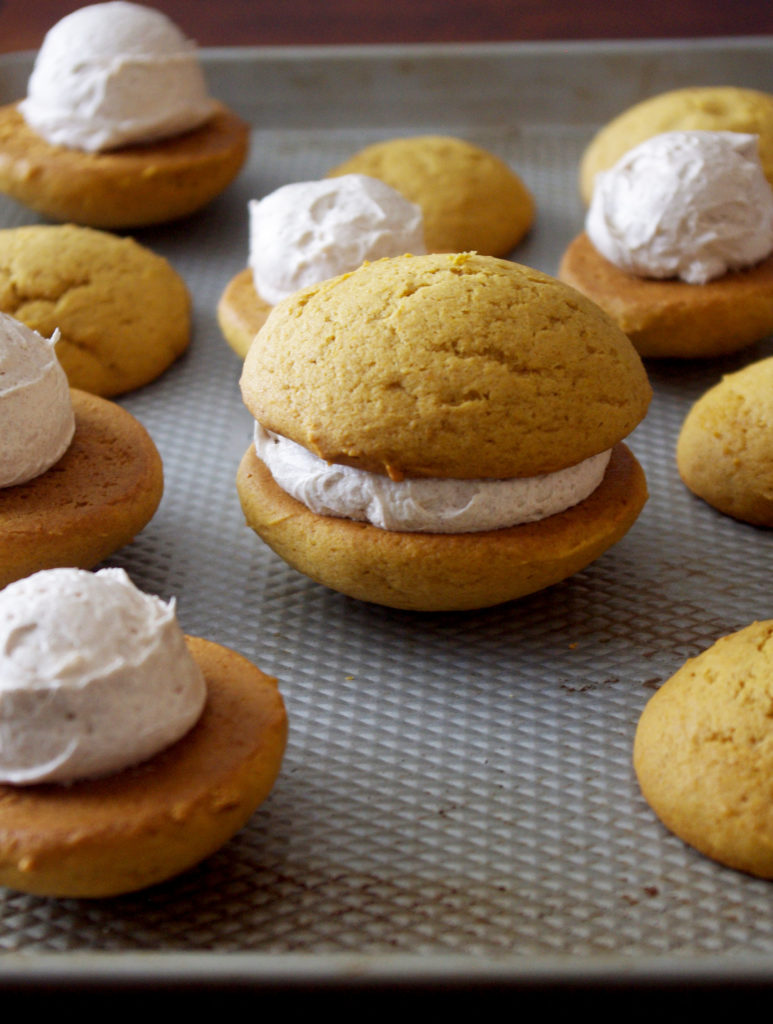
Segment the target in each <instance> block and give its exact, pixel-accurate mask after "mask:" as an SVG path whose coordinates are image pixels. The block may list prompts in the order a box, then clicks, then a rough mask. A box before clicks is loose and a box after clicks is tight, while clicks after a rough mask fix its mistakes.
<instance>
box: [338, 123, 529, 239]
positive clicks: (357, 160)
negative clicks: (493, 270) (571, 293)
mask: <svg viewBox="0 0 773 1024" xmlns="http://www.w3.org/2000/svg"><path fill="white" fill-rule="evenodd" d="M329 173H330V174H331V175H339V174H367V175H368V176H369V177H371V178H378V179H380V180H381V181H384V182H386V184H387V185H391V186H392V188H394V189H396V190H397V191H398V192H400V193H401V194H402V195H404V196H405V198H406V199H410V200H411V202H413V203H416V204H417V206H419V207H421V211H422V215H423V218H424V241H425V243H426V246H427V251H428V252H466V251H468V250H474V251H475V252H480V253H484V254H486V255H490V256H506V255H507V254H508V253H509V252H510V250H511V249H512V248H513V247H514V246H515V245H516V244H517V243H518V242H519V241H520V240H521V239H522V238H523V236H524V235H525V234H526V232H527V231H528V230H529V228H530V227H531V226H532V223H533V221H534V216H535V205H534V199H533V198H532V195H531V193H530V192H529V190H528V189H527V188H526V186H525V185H524V183H523V182H522V181H521V179H520V177H519V176H518V175H517V174H516V173H515V172H514V171H513V170H512V169H511V168H510V167H509V166H508V165H507V164H506V163H505V162H504V161H503V160H500V158H499V157H497V156H495V155H494V154H493V153H489V152H488V150H485V149H482V148H481V147H480V146H475V145H473V144H472V143H470V142H466V141H465V140H463V139H456V138H453V137H451V136H445V135H418V136H414V137H410V138H404V139H389V140H387V141H385V142H376V143H374V144H373V145H372V146H367V147H366V148H365V149H363V150H360V152H359V153H355V154H354V156H351V157H349V159H348V160H346V161H345V162H344V163H342V164H340V165H339V166H338V167H335V168H334V169H333V170H332V171H330V172H329Z"/></svg>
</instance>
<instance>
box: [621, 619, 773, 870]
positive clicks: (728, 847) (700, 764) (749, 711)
mask: <svg viewBox="0 0 773 1024" xmlns="http://www.w3.org/2000/svg"><path fill="white" fill-rule="evenodd" d="M771 671H773V621H770V620H769V621H766V622H755V623H753V624H752V625H750V626H747V627H746V628H745V629H742V630H740V631H739V632H737V633H732V634H730V635H729V636H725V637H722V638H721V639H720V640H718V641H717V642H716V643H715V644H714V645H713V646H711V647H710V648H708V649H707V650H706V651H704V652H702V653H701V654H699V655H698V656H697V657H696V658H691V659H690V660H689V661H687V662H686V663H685V665H683V666H682V668H680V669H679V670H678V671H677V672H676V673H675V674H674V675H673V676H672V677H671V678H670V679H669V680H668V681H667V682H666V683H664V685H663V686H662V687H661V688H660V689H659V690H658V691H657V693H655V695H654V696H653V697H652V698H651V699H650V700H649V702H648V703H647V705H646V707H645V708H644V711H643V713H642V715H641V718H640V719H639V723H638V727H637V729H636V738H635V741H634V752H633V761H634V767H635V770H636V774H637V776H638V780H639V784H640V785H641V789H642V793H643V794H644V797H645V799H646V800H647V802H648V803H649V804H650V806H651V807H652V809H653V810H654V812H655V813H656V814H657V816H658V817H659V818H660V819H661V821H662V822H663V824H664V825H665V826H666V827H667V828H668V829H670V830H671V831H672V832H674V833H675V834H676V835H677V836H679V838H680V839H682V840H684V842H686V843H688V844H689V845H690V846H693V847H695V848H696V849H697V850H699V851H700V852H701V853H703V854H705V855H706V856H707V857H711V858H712V859H713V860H716V861H719V862H720V863H721V864H725V865H727V866H728V867H732V868H736V869H738V870H741V871H746V872H749V873H750V874H753V875H758V876H760V877H762V878H773V800H772V799H771V779H772V778H773V718H771V714H770V677H771Z"/></svg>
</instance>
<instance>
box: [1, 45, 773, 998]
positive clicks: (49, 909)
mask: <svg viewBox="0 0 773 1024" xmlns="http://www.w3.org/2000/svg"><path fill="white" fill-rule="evenodd" d="M772 57H773V40H771V39H757V40H750V39H734V40H720V41H711V42H703V43H696V42H682V41H675V42H672V43H664V42H662V41H659V42H658V43H657V44H655V43H648V42H640V43H620V44H593V43H587V44H572V45H561V44H544V45H542V44H527V45H518V44H512V45H511V44H497V45H491V46H482V45H481V46H477V45H475V46H438V47H433V46H427V47H423V46H419V47H387V48H356V49H319V48H312V49H305V50H300V49H292V50H282V49H279V50H274V49H257V50H253V49H247V50H245V49H236V50H210V51H204V53H203V60H204V62H205V67H206V70H207V74H208V76H209V79H210V83H211V87H212V91H213V92H214V93H215V94H216V95H218V96H219V97H220V98H222V99H223V100H224V101H225V102H226V103H228V104H229V105H231V106H232V107H234V108H235V109H236V110H238V111H239V112H241V113H242V115H243V116H245V117H246V118H247V119H249V121H250V122H251V123H252V125H253V127H254V131H253V137H252V149H251V156H250V160H249V163H248V165H247V166H246V168H245V170H244V171H243V173H242V174H241V176H240V177H239V179H238V180H237V181H236V182H235V184H234V185H233V186H232V187H231V188H230V189H229V190H228V192H227V193H226V194H225V195H223V196H222V197H221V198H220V199H218V200H217V201H216V202H215V203H213V204H212V206H210V207H209V208H208V209H206V210H204V211H203V212H201V213H200V214H198V215H196V216H194V217H192V218H190V219H188V220H185V221H181V222H178V223H175V224H170V225H166V226H162V227H158V228H154V229H151V230H144V231H141V232H137V233H135V236H136V237H137V238H138V240H139V241H140V242H142V243H143V244H144V245H147V246H149V247H150V248H152V249H154V250H156V251H158V252H160V253H162V254H163V255H165V256H166V257H167V258H168V259H169V260H170V261H171V262H172V263H173V265H174V266H175V267H176V268H177V269H178V270H179V271H180V273H181V274H182V275H183V276H184V278H185V279H186V281H187V282H188V285H189V287H190V290H191V293H192V295H193V300H194V307H195V326H194V337H193V341H192V345H191V348H190V350H189V352H188V353H187V354H186V355H185V356H184V357H183V358H182V359H181V360H180V361H179V362H178V363H177V364H175V366H174V367H173V368H172V369H170V370H169V371H168V372H167V373H166V374H164V376H163V377H162V378H161V379H159V380H158V381H157V382H155V383H154V384H152V385H150V386H149V387H146V388H144V389H142V390H141V391H138V392H136V393H134V394H132V395H129V396H126V397H125V398H124V399H122V402H123V404H124V405H125V406H126V407H127V408H128V409H130V410H131V411H132V412H133V413H134V414H135V415H136V416H137V417H138V418H139V419H140V420H142V422H143V423H145V425H146V426H147V427H148V429H149V430H150V432H151V434H152V435H153V437H154V439H155V440H156V443H157V445H158V447H159V449H160V451H161V453H162V456H163V459H164V464H165V474H166V491H165V496H164V499H163V502H162V504H161V507H160V510H159V512H158V513H157V515H156V516H155V518H154V519H153V521H152V522H151V523H150V524H149V526H148V527H147V528H146V529H145V530H144V531H143V533H142V534H141V535H140V536H139V537H138V538H137V539H136V541H135V542H134V543H133V544H132V545H131V546H129V547H127V548H125V549H124V550H122V551H121V552H119V553H118V554H116V555H115V557H114V558H112V559H110V562H109V564H112V565H120V566H123V567H124V568H126V569H127V571H128V572H129V573H130V574H131V576H132V577H133V578H134V580H135V581H136V583H137V584H138V585H139V586H140V587H142V588H143V589H146V590H149V591H153V592H155V593H159V594H161V595H163V596H164V597H170V596H172V595H176V596H177V598H178V602H179V613H180V618H181V620H182V624H183V626H184V628H185V629H186V631H188V632H190V633H194V634H199V635H202V636H206V637H208V638H210V639H213V640H216V641H218V642H220V643H223V644H227V645H229V646H231V647H234V648H235V649H237V650H239V651H241V652H243V653H244V654H245V655H247V656H248V657H250V658H252V659H253V660H254V661H255V662H256V663H257V664H258V665H260V666H261V668H262V669H263V670H264V671H266V672H268V673H271V674H274V675H276V676H277V677H278V678H279V680H280V686H281V690H282V693H283V694H284V697H285V700H286V703H287V707H288V713H289V720H290V740H289V746H288V750H287V755H286V759H285V762H284V766H283V771H282V773H281V776H280V779H279V782H278V784H277V786H276V788H275V790H274V792H273V794H272V795H271V797H270V799H269V800H268V801H267V802H266V804H265V805H264V806H263V807H262V808H261V809H260V810H259V811H258V812H257V813H256V814H255V816H254V817H253V819H252V820H251V821H250V823H249V824H248V826H247V827H246V828H245V829H244V830H243V831H242V832H241V833H240V834H239V835H238V836H237V837H235V838H234V839H233V841H231V842H230V843H229V844H228V845H227V846H226V847H224V848H223V849H222V850H221V851H220V852H219V853H217V854H216V855H215V856H213V857H211V858H210V859H209V860H207V861H206V862H205V863H203V864H201V865H200V866H199V867H197V868H195V869H194V870H192V871H189V872H188V873H187V874H185V875H183V876H182V877H179V878H177V879H175V880H173V881H171V882H169V883H167V884H164V885H161V886H158V887H156V888H153V889H150V890H147V891H145V892H141V893H138V894H136V895H131V896H126V897H123V898H118V899H111V900H103V901H97V902H88V901H76V900H62V901H57V900H47V899H40V898H36V897H32V896H27V895H22V894H18V893H12V892H8V891H2V890H0V953H1V954H2V955H0V985H1V986H8V985H15V986H22V987H23V986H25V985H30V986H32V985H39V984H40V983H41V982H42V981H43V982H48V983H55V982H56V980H57V979H62V978H66V979H67V981H68V984H70V985H72V984H74V983H77V982H78V981H80V982H82V983H83V984H84V985H86V984H93V983H94V982H95V981H101V982H108V981H112V982H117V981H120V980H124V981H126V980H127V979H128V980H131V981H132V982H134V983H140V984H141V983H143V982H153V983H158V982H159V981H160V980H167V981H168V980H176V981H178V982H180V983H182V984H189V985H194V984H198V983H200V982H208V983H213V982H220V983H222V984H229V985H232V984H250V985H252V986H271V985H276V984H284V985H290V986H291V985H293V984H295V983H301V982H306V983H308V982H309V981H310V980H316V981H317V982H320V983H340V984H355V983H356V984H359V985H363V984H367V983H368V982H369V981H374V980H380V981H382V982H384V981H388V982H390V983H392V984H394V985H400V984H405V983H406V982H411V983H422V982H424V983H427V982H429V981H430V980H434V981H435V982H438V983H442V982H443V981H446V982H447V981H449V979H455V980H456V981H459V979H465V980H467V981H468V982H470V983H474V982H475V981H476V979H477V980H482V979H487V980H489V981H491V980H496V981H499V982H501V983H510V984H515V983H519V982H534V981H535V980H536V979H540V978H541V979H544V980H548V981H550V982H551V983H553V984H557V983H561V982H562V981H572V980H574V981H576V980H577V979H580V978H581V979H583V980H584V981H585V982H588V981H593V980H594V979H595V980H597V981H599V982H603V983H609V982H610V981H611V980H614V981H616V982H618V983H619V982H620V980H621V979H629V980H632V979H638V980H639V981H641V982H643V983H651V984H658V983H663V982H665V981H668V980H669V979H670V980H672V981H673V980H674V979H680V980H681V981H686V980H688V979H692V980H693V981H694V980H699V979H701V978H712V979H714V980H716V979H717V978H722V977H727V978H729V979H732V980H733V981H736V982H737V981H738V980H739V979H741V978H747V979H755V980H759V979H761V978H765V977H767V976H768V975H769V973H770V972H771V970H773V886H772V885H771V884H769V883H767V882H764V881H760V880H756V879H753V878H750V877H747V876H745V875H742V874H739V873H736V872H734V871H731V870H728V869H725V868H723V867H721V866H719V865H717V864H714V863H712V862H711V861H709V860H707V859H705V858H703V857H702V856H700V855H699V854H697V853H696V852H694V851H693V850H691V849H689V848H688V847H686V846H685V845H683V844H682V843H681V842H680V841H679V840H678V839H676V838H675V837H674V836H672V835H670V834H669V833H667V832H666V830H665V829H664V828H663V827H662V826H661V825H660V824H659V823H658V822H657V820H656V819H655V818H654V816H653V814H652V813H651V812H650V810H649V809H648V807H647V806H646V805H645V803H644V801H643V799H642V797H641V796H640V794H639V791H638V787H637V785H636V781H635V778H634V776H633V772H632V769H631V764H630V760H631V758H630V755H631V744H632V738H633V733H634V729H635V725H636V721H637V718H638V715H639V713H640V711H641V709H642V707H643V706H644V704H645V702H646V700H647V699H648V697H649V696H650V694H651V693H652V692H653V691H654V690H655V688H656V687H658V686H659V685H660V684H661V683H662V682H663V681H664V680H665V679H666V678H667V677H668V676H669V675H670V674H671V673H672V672H673V671H674V670H675V669H676V668H678V667H679V666H680V665H681V664H682V663H683V662H684V660H685V659H686V658H687V657H689V656H691V655H694V654H696V653H698V652H699V651H700V650H702V649H703V648H704V647H706V646H708V645H709V644H711V643H712V642H713V641H714V640H715V639H716V638H717V637H718V636H720V635H722V634H724V633H727V632H730V631H732V630H734V629H737V628H740V627H742V626H745V625H746V624H748V623H749V622H751V621H753V620H754V619H759V618H766V617H770V616H771V615H773V607H772V606H771V599H770V565H771V555H773V534H772V533H771V532H769V531H764V530H759V529H755V528H754V527H750V526H746V525H744V524H741V523H738V522H734V521H732V520H730V519H728V518H726V517H724V516H721V515H720V514H719V513H716V512H714V511H713V510H712V509H710V508H708V507H707V506H705V505H703V504H702V503H700V502H699V501H698V500H697V499H694V498H693V497H692V496H691V495H689V494H688V493H687V492H686V490H685V489H684V488H683V486H682V485H681V483H680V482H679V480H678V477H677V473H676V469H675V464H674V443H675V439H676V435H677V433H678V430H679V427H680V425H681V422H682V419H683V416H684V414H685V413H686V411H687V409H688V407H689V406H690V404H691V403H692V401H693V400H694V399H695V398H697V397H698V396H699V395H700V394H701V393H702V392H703V391H704V390H706V388H708V387H709V386H710V385H712V384H713V383H714V382H716V381H717V380H718V379H719V378H720V376H721V375H722V374H723V373H724V372H727V371H729V370H732V369H735V368H736V367H740V366H742V365H744V364H746V363H747V362H749V361H751V360H753V359H757V358H761V357H762V356H764V355H767V354H770V353H771V352H773V342H772V341H771V340H767V341H765V342H762V343H760V344H758V345H756V346H754V347H752V348H750V349H747V350H746V351H744V352H742V353H740V354H738V355H737V356H734V357H732V358H727V359H721V360H716V361H712V362H707V363H686V364H680V365H671V364H669V363H666V362H652V363H650V364H649V366H648V369H649V371H650V375H651V379H652V383H653V386H654V390H655V398H654V401H653V404H652V407H651V411H650V413H649V414H648V416H647V419H646V420H645V422H644V423H643V424H642V425H641V426H640V427H639V428H638V429H637V430H636V432H635V434H634V435H633V437H632V439H631V446H632V448H633V449H634V451H635V452H636V454H637V455H638V457H639V459H640V461H641V462H642V464H643V466H644V468H645V471H646V473H647V477H648V481H649V487H650V491H651V497H650V500H649V502H648V504H647V506H646V508H645V510H644V512H643V514H642V515H641V517H640V519H639V521H638V522H637V523H636V525H635V526H634V528H633V529H632V530H631V531H630V533H629V534H628V535H627V536H626V537H625V538H624V540H623V541H621V542H620V543H619V544H618V545H617V546H616V547H614V548H613V549H611V550H610V551H609V552H607V553H606V554H605V555H604V556H603V557H601V558H600V559H599V560H598V561H597V562H595V563H594V564H593V565H591V566H590V567H589V568H588V569H586V570H585V571H584V572H581V573H579V574H577V575H576V576H574V577H572V578H571V579H568V580H566V581H565V582H563V583H561V584H559V585H558V586H555V587H553V588H551V589H550V590H547V591H544V592H542V593H539V594H536V595H534V596H532V597H528V598H525V599H522V600H520V601H516V602H513V603H511V604H506V605H502V606H500V607H496V608H491V609H488V610H485V611H478V612H468V613H458V614H416V613H408V612H400V611H394V610H390V609H386V608H381V607H376V606H372V605H368V604H362V603H358V602H356V601H353V600H351V599H349V598H346V597H344V596H341V595H339V594H336V593H333V592H331V591H329V590H326V589H325V588H323V587H321V586H319V585H317V584H314V583H312V582H310V581H309V580H307V579H306V578H305V577H303V576H301V575H299V574H298V573H296V572H294V571H293V570H292V569H290V568H288V567H287V566H286V565H285V564H284V563H283V562H282V561H280V560H279V559H278V558H277V557H276V556H275V555H274V554H273V553H272V552H271V551H269V550H268V549H267V548H266V547H265V546H264V545H263V544H262V543H261V542H260V541H259V540H258V538H257V537H256V536H255V535H254V534H253V533H252V532H251V531H250V530H249V529H247V527H246V526H245V525H244V523H243V519H242V515H241V512H240V509H239V503H238V499H237V496H236V491H235V486H234V477H235V473H236V467H237V464H238V461H239V459H240V457H241V455H242V453H243V452H244V450H245V449H246V447H247V445H248V444H249V441H250V433H251V420H250V417H249V415H248V414H247V412H246V410H245V409H244V408H243V406H242V403H241V400H240V396H239V391H238V377H239V371H240V363H239V360H238V359H237V357H236V356H235V355H234V354H233V352H232V351H231V350H230V349H229V348H228V347H227V346H226V344H225V343H224V341H223V340H222V338H221V336H220V333H219V330H218V327H217V322H216V317H215V308H216V304H217V301H218V298H219V296H220V293H221V291H222V289H223V288H224V286H225V285H226V283H227V282H228V281H229V280H230V278H231V277H232V276H233V275H234V274H235V273H236V272H237V271H239V270H241V269H242V268H243V266H244V265H245V263H246V257H247V212H246V206H247V200H248V199H249V198H251V197H259V196H261V195H264V194H265V193H267V192H269V191H271V190H272V189H274V188H276V187H277V186H279V185H281V184H284V183H285V182H288V181H292V180H300V179H304V178H311V177H318V176H321V175H323V174H324V173H325V172H326V170H327V169H328V168H329V167H331V166H332V165H334V164H335V163H337V162H339V161H340V160H342V159H343V158H344V157H346V156H348V155H349V154H350V153H351V152H353V151H354V150H356V149H359V148H360V147H361V146H363V145H365V144H366V143H368V142H371V141H374V140H376V139H379V138H387V137H393V136H396V135H400V134H407V133H415V132H425V131H442V132H448V133H452V134H457V135H460V136H464V137H466V138H468V139H470V140H472V141H475V142H478V143H479V144H481V145H484V146H486V147H487V148H489V149H491V150H492V151H494V152H496V153H498V154H499V155H501V156H502V157H503V158H505V159H506V160H507V161H509V162H510V163H511V165H512V166H513V167H514V168H515V169H516V170H517V171H518V172H519V173H520V174H521V176H522V177H523V178H524V180H525V181H526V183H527V184H528V185H529V187H530V188H531V189H532V190H533V192H534V195H535V197H536V200H537V207H538V214H537V220H536V224H535V227H534V230H533V231H532V233H531V235H530V236H529V237H528V239H526V240H525V241H524V243H523V244H522V245H520V246H519V247H518V249H517V250H515V251H514V252H513V258H515V259H517V260H519V261H520V262H524V263H528V264H531V265H533V266H536V267H538V268H540V269H542V270H545V271H547V272H549V273H553V272H555V270H556V267H557V263H558V259H559V256H560V254H561V252H562V250H563V247H564V246H565V245H566V243H567V242H568V241H569V239H570V238H571V237H572V236H573V235H574V234H575V233H576V232H577V231H578V230H579V228H580V226H581V223H582V213H583V212H582V208H581V205H580V201H579V198H578V194H577V184H576V169H577V162H578V158H579V155H580V153H581V151H582V148H583V147H584V145H585V144H586V143H587V141H588V139H589V137H590V135H591V133H592V132H593V130H594V129H595V128H596V127H597V126H598V125H599V124H601V123H603V122H604V121H606V120H607V119H608V118H609V117H611V116H613V115H614V114H615V113H617V112H618V111H619V110H621V109H622V108H624V107H626V106H627V105H629V104H630V103H633V102H635V101H636V100H638V99H640V98H643V97H644V96H647V95H650V94H653V93H655V92H659V91H662V90H664V89H668V88H672V87H676V86H680V85H686V84H693V83H695V84H719V83H731V84H739V85H747V86H752V87H756V88H761V89H765V90H768V91H773V61H772V60H771V58H772ZM30 65H31V55H29V54H14V55H9V56H6V57H3V58H0V100H1V101H2V102H9V101H11V100H13V99H16V98H18V97H19V96H20V95H22V94H23V92H24V86H25V83H26V78H27V75H28V73H29V68H30ZM37 220H38V219H37V218H36V217H35V215H33V214H31V213H30V212H29V211H27V210H25V209H23V208H22V207H20V206H18V205H17V204H15V203H13V202H11V201H9V200H0V224H2V226H16V225H21V224H28V223H36V222H37Z"/></svg>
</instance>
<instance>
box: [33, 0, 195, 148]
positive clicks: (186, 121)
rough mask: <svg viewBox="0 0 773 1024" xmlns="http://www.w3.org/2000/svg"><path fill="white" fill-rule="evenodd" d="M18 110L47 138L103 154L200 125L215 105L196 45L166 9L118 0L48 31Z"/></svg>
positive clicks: (78, 14) (82, 10) (69, 17)
mask: <svg viewBox="0 0 773 1024" xmlns="http://www.w3.org/2000/svg"><path fill="white" fill-rule="evenodd" d="M19 109H20V111H21V113H22V116H23V117H24V119H25V120H26V121H27V123H28V124H29V125H30V127H31V128H33V129H34V130H35V131H36V132H37V133H38V134H39V135H42V136H43V138H45V139H46V140H47V141H48V142H51V143H53V144H55V145H62V146H67V147H69V148H71V149H83V150H86V151H89V152H97V151H101V150H106V149H115V148H117V147H119V146H126V145H130V144H133V143H139V142H151V141H154V140H157V139H163V138H167V137H170V136H173V135H178V134H181V133H182V132H185V131H188V130H190V129H192V128H196V127H198V126H199V125H201V124H203V122H204V121H206V120H207V119H208V118H209V117H211V115H212V113H213V111H214V102H213V100H212V99H210V97H209V96H208V94H207V87H206V83H205V80H204V75H203V73H202V70H201V68H200V66H199V63H198V57H197V52H196V46H195V44H194V43H193V42H191V41H189V40H187V39H186V38H185V36H184V35H183V34H182V32H181V31H180V30H179V29H178V28H177V26H176V25H175V24H174V23H173V22H172V21H170V20H169V18H167V16H166V15H165V14H162V13H161V12H160V11H155V10H152V9H151V8H149V7H144V6H142V5H140V4H133V3H125V2H123V0H116V2H113V3H103V4H92V5H90V6H88V7H81V8H80V9H79V10H77V11H73V12H72V14H68V15H67V16H66V17H64V18H62V20H61V21H58V22H57V23H56V24H55V25H54V26H53V27H52V28H51V29H49V31H48V33H47V34H46V37H45V39H44V40H43V45H42V46H41V48H40V51H39V52H38V55H37V59H36V61H35V65H34V67H33V70H32V74H31V76H30V79H29V83H28V86H27V96H26V98H25V99H23V100H22V101H21V103H20V104H19Z"/></svg>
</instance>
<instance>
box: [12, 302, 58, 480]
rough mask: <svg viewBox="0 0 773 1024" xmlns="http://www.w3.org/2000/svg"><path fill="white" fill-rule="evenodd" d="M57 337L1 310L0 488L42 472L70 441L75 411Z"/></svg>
mask: <svg viewBox="0 0 773 1024" xmlns="http://www.w3.org/2000/svg"><path fill="white" fill-rule="evenodd" d="M56 339H57V334H56V333H55V334H54V336H53V338H51V340H50V341H48V340H46V339H45V338H42V337H41V336H40V335H39V334H38V333H37V332H36V331H33V330H32V329H31V328H29V327H27V326H26V325H25V324H22V323H19V321H18V320H15V319H14V318H13V317H12V316H9V315H8V314H7V313H0V487H12V486H14V485H15V484H23V483H26V482H27V481H28V480H33V479H34V478H35V477H36V476H40V474H41V473H44V472H45V471H46V470H47V469H49V468H50V467H51V466H53V465H54V463H55V462H58V461H59V459H60V458H61V457H62V455H64V453H65V452H66V451H67V448H68V447H69V445H70V442H71V441H72V438H73V434H74V433H75V416H74V414H73V409H72V401H71V399H70V388H69V384H68V382H67V376H66V375H65V372H64V370H63V369H62V367H61V366H60V365H59V360H58V359H57V358H56V353H55V351H54V345H55V343H56Z"/></svg>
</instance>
